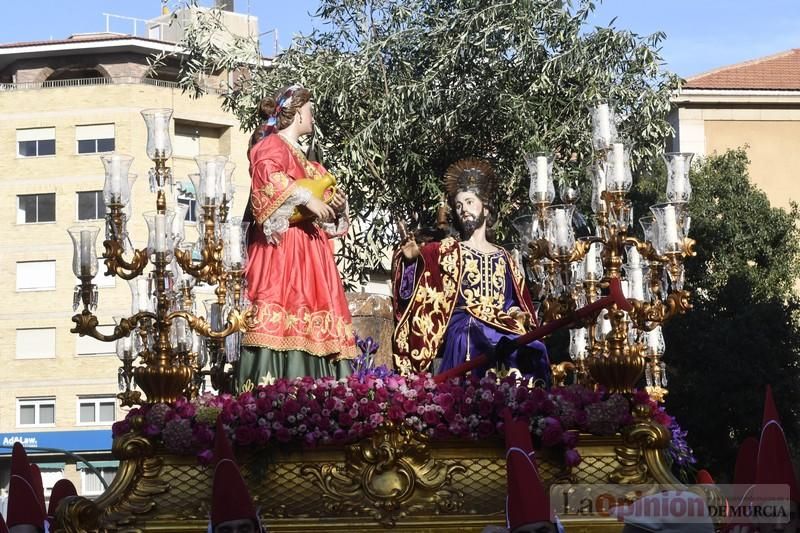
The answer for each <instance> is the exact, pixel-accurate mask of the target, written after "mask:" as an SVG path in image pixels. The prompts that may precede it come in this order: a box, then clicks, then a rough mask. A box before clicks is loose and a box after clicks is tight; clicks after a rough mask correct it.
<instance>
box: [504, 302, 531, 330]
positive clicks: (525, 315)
mask: <svg viewBox="0 0 800 533" xmlns="http://www.w3.org/2000/svg"><path fill="white" fill-rule="evenodd" d="M508 316H510V317H511V318H512V319H513V320H514V321H515V322H516V323H517V324H519V325H520V326H522V328H523V329H526V330H527V329H530V327H531V322H532V318H533V317H532V316H531V314H530V313H529V312H527V311H523V310H522V309H520V308H519V307H511V308H509V310H508Z"/></svg>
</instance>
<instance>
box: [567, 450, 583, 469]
mask: <svg viewBox="0 0 800 533" xmlns="http://www.w3.org/2000/svg"><path fill="white" fill-rule="evenodd" d="M564 462H565V463H566V464H567V466H578V465H579V464H580V462H581V454H579V453H578V450H575V449H572V448H570V449H569V450H567V451H566V452H564Z"/></svg>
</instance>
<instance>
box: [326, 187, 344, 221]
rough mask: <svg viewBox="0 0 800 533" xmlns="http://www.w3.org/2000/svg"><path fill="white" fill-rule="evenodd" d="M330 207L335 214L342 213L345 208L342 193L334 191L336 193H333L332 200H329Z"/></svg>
mask: <svg viewBox="0 0 800 533" xmlns="http://www.w3.org/2000/svg"><path fill="white" fill-rule="evenodd" d="M328 205H330V206H331V207H332V208H333V210H334V212H336V214H337V215H338V214H341V213H343V212H344V210H345V208H346V207H347V196H345V195H344V193H343V192H342V191H341V190H339V189H336V192H335V193H333V198H331V201H330V203H329V204H328Z"/></svg>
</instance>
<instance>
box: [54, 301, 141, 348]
mask: <svg viewBox="0 0 800 533" xmlns="http://www.w3.org/2000/svg"><path fill="white" fill-rule="evenodd" d="M145 319H150V320H155V319H156V315H154V314H153V313H148V312H144V311H142V312H139V313H136V314H135V315H133V316H131V317H129V318H124V319H122V320H121V321H120V323H119V324H117V326H116V327H114V332H113V333H112V334H111V335H104V334H102V333H100V332H99V331H98V330H97V326H98V325H99V324H100V322H99V321H98V320H97V316H95V315H94V314H92V313H91V312H89V311H88V310H85V309H84V310H83V312H82V313H79V314H76V315H74V316H73V317H72V321H73V322H74V323H75V327H74V328H72V329H71V330H70V333H77V334H78V335H80V336H81V337H84V336H86V337H93V338H95V339H97V340H99V341H103V342H113V341H115V340H117V339H121V338H123V337H127V336H128V335H130V333H131V331H133V329H134V328H135V327H136V326H137V325H138V324H139V322H140V321H142V320H145Z"/></svg>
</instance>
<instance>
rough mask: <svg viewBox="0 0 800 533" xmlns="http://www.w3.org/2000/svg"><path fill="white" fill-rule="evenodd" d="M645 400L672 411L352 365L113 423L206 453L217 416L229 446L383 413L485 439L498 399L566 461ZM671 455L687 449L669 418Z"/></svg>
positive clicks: (642, 396) (286, 440)
mask: <svg viewBox="0 0 800 533" xmlns="http://www.w3.org/2000/svg"><path fill="white" fill-rule="evenodd" d="M631 401H632V402H633V403H634V404H645V405H647V406H648V407H649V409H650V415H651V416H652V418H653V419H655V420H656V421H657V422H659V423H662V424H664V425H665V426H667V427H668V428H670V429H672V430H673V435H675V434H676V433H675V431H676V429H675V428H677V424H676V423H675V421H674V419H673V418H672V417H670V416H669V415H667V414H666V413H665V412H664V410H663V408H661V407H659V406H658V405H657V404H656V403H655V402H653V401H652V400H650V398H649V397H648V396H647V394H646V393H637V394H635V395H634V396H633V398H632V400H628V399H627V398H626V397H624V396H621V395H618V394H606V393H605V392H603V391H594V390H589V389H587V388H585V387H581V386H578V385H570V386H567V387H554V388H552V389H550V390H545V389H541V388H529V387H528V386H527V385H526V384H524V383H522V382H521V381H520V380H518V379H515V378H514V377H506V378H503V379H498V378H497V376H495V375H494V374H491V373H490V374H487V375H486V376H485V377H483V378H476V377H465V378H454V379H451V380H450V381H448V382H445V383H438V384H437V383H436V382H434V380H433V379H432V376H431V375H430V374H427V373H423V374H418V375H412V376H405V377H404V376H400V375H397V374H394V373H391V372H390V371H388V370H386V369H363V368H362V369H357V371H356V372H355V373H354V374H353V375H351V376H350V377H349V378H347V379H345V380H341V381H337V380H335V379H333V378H321V379H313V378H310V377H305V378H298V379H293V380H287V379H278V380H276V381H275V382H273V383H272V384H269V385H261V386H258V387H256V388H255V389H253V390H252V391H249V392H245V393H242V394H240V395H238V396H233V395H229V394H221V395H214V394H210V393H207V394H204V395H202V396H199V397H198V398H196V399H194V400H191V401H187V400H184V399H182V400H179V401H178V402H176V403H174V404H170V405H167V404H150V405H144V406H142V407H140V408H135V409H131V410H130V411H129V412H128V414H127V416H126V417H125V419H124V420H122V421H120V422H117V423H116V424H114V426H113V434H114V436H115V437H117V436H120V435H123V434H126V433H128V432H130V431H134V427H137V428H139V429H138V431H141V432H142V433H143V434H144V435H146V436H148V437H150V438H152V439H156V440H158V439H160V440H161V441H162V442H163V444H164V446H165V447H166V448H167V449H168V450H169V451H171V452H173V453H179V454H196V455H197V456H198V458H199V459H200V461H201V462H204V463H208V462H210V461H212V460H213V452H212V450H213V439H214V426H215V423H216V420H217V418H218V417H221V419H222V422H223V423H224V426H225V428H226V430H227V431H228V432H229V435H230V437H231V439H232V441H233V443H234V444H235V445H236V446H240V447H248V446H262V447H263V446H269V445H301V446H306V447H314V446H325V445H343V444H348V443H352V442H356V441H359V440H361V439H362V438H364V437H366V436H368V435H370V434H371V433H372V432H373V431H375V429H376V428H378V427H379V426H380V425H381V424H383V423H384V422H386V421H392V422H394V423H396V424H398V425H401V424H402V425H406V426H408V427H411V428H413V429H414V430H416V431H417V432H419V433H422V434H424V435H427V436H429V437H430V438H432V439H452V438H460V439H473V440H476V439H486V438H489V437H493V436H501V435H502V434H503V416H502V412H503V411H504V409H506V408H509V409H510V410H511V412H512V414H513V415H514V417H516V418H527V419H529V420H530V428H531V433H532V435H533V437H534V440H535V441H536V443H537V444H538V445H540V446H542V447H544V448H550V449H554V450H559V451H562V452H563V454H564V461H565V462H566V464H567V465H570V466H574V465H577V464H578V463H580V460H581V458H580V455H579V453H578V451H577V450H576V445H577V443H578V434H579V432H588V433H593V434H597V435H613V434H614V433H616V432H617V431H619V429H620V428H622V427H623V426H625V425H627V424H630V423H631V422H632V418H631V414H630V413H631V403H630V402H631ZM677 432H678V433H677V435H678V437H679V438H678V439H677V440H678V441H679V442H677V443H673V444H674V445H673V451H674V452H675V453H676V455H675V457H679V458H680V460H681V461H686V460H689V459H693V458H691V450H690V449H689V448H688V446H685V444H686V443H685V433H681V432H680V428H677Z"/></svg>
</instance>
